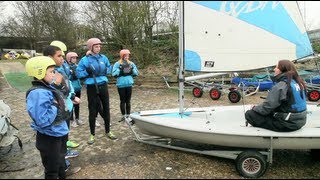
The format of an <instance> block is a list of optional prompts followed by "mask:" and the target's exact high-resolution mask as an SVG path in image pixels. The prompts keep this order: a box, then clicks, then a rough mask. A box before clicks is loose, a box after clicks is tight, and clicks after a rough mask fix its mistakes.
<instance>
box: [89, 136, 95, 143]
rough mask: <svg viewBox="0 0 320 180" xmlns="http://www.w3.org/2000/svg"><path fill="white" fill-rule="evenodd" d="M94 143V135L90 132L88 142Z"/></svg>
mask: <svg viewBox="0 0 320 180" xmlns="http://www.w3.org/2000/svg"><path fill="white" fill-rule="evenodd" d="M93 143H94V135H92V134H90V137H89V140H88V144H93Z"/></svg>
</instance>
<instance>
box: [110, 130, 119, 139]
mask: <svg viewBox="0 0 320 180" xmlns="http://www.w3.org/2000/svg"><path fill="white" fill-rule="evenodd" d="M107 136H108V138H109V139H111V140H116V139H118V138H117V137H116V136H115V135H114V134H113V133H112V132H111V131H110V132H109V133H108V134H107Z"/></svg>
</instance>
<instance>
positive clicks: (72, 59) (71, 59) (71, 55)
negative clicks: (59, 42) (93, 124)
mask: <svg viewBox="0 0 320 180" xmlns="http://www.w3.org/2000/svg"><path fill="white" fill-rule="evenodd" d="M77 58H78V54H77V53H75V52H68V53H67V55H66V59H67V63H68V64H69V66H70V77H69V79H70V81H71V83H72V86H73V89H74V93H75V96H76V97H78V98H80V97H81V89H82V85H81V82H80V79H79V78H78V77H77V75H76V69H77V66H78V64H77ZM79 113H80V106H79V104H74V107H73V112H72V113H71V118H70V123H71V126H72V127H77V126H78V125H83V124H84V123H83V121H82V120H81V119H79ZM73 114H74V115H73Z"/></svg>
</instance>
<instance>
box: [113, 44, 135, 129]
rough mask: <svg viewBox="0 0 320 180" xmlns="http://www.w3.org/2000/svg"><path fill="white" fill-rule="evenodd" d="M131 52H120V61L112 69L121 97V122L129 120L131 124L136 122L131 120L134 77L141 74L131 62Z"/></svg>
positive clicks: (125, 50)
mask: <svg viewBox="0 0 320 180" xmlns="http://www.w3.org/2000/svg"><path fill="white" fill-rule="evenodd" d="M129 58H130V51H129V50H128V49H122V50H121V51H120V60H119V61H118V62H116V63H115V64H114V66H113V69H112V76H114V77H116V78H117V83H116V85H117V88H118V93H119V97H120V111H121V114H122V118H121V120H120V121H123V120H127V121H128V122H129V123H131V124H133V123H134V122H133V121H132V119H131V118H130V111H131V103H130V101H131V94H132V86H133V84H134V79H133V77H135V76H137V75H138V74H139V71H138V69H137V66H136V65H135V64H134V63H133V62H132V61H130V60H129Z"/></svg>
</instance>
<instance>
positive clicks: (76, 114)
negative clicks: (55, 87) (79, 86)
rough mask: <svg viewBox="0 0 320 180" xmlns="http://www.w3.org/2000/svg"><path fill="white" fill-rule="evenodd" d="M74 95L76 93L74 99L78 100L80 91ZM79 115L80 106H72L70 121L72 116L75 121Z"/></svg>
mask: <svg viewBox="0 0 320 180" xmlns="http://www.w3.org/2000/svg"><path fill="white" fill-rule="evenodd" d="M75 93H76V97H78V98H80V97H81V91H77V92H75ZM79 113H80V104H74V105H73V110H72V113H71V117H70V120H71V121H72V120H73V117H74V116H75V119H79ZM73 114H74V116H73Z"/></svg>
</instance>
